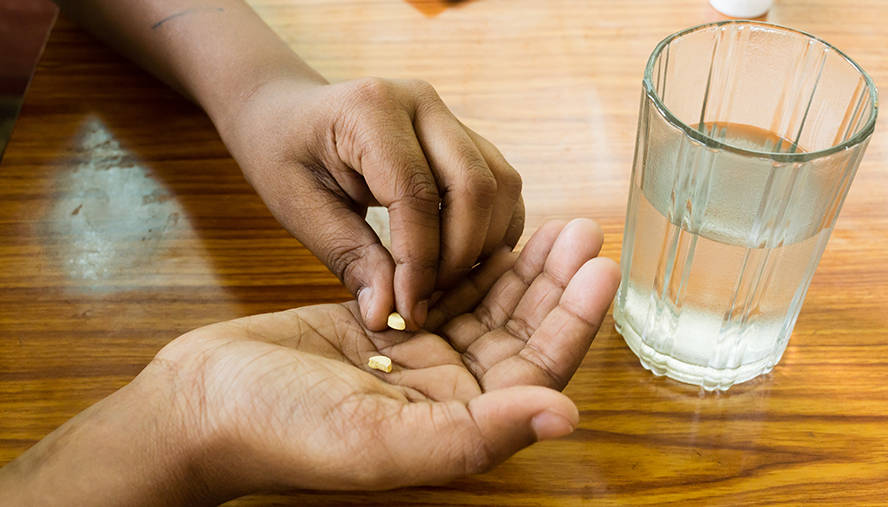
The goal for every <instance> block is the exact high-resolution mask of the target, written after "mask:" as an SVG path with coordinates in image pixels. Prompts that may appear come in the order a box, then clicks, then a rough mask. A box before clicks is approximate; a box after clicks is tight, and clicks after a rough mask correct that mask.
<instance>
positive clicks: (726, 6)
mask: <svg viewBox="0 0 888 507" xmlns="http://www.w3.org/2000/svg"><path fill="white" fill-rule="evenodd" d="M709 3H710V4H712V6H713V7H714V8H715V10H717V11H718V12H720V13H722V14H724V15H726V16H731V17H732V18H757V17H759V16H761V15H762V14H764V13H766V12H768V9H770V8H771V4H772V3H773V0H709Z"/></svg>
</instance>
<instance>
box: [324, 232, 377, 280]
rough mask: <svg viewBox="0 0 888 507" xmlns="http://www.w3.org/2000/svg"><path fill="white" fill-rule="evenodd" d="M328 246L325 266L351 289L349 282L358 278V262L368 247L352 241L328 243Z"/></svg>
mask: <svg viewBox="0 0 888 507" xmlns="http://www.w3.org/2000/svg"><path fill="white" fill-rule="evenodd" d="M328 244H329V245H330V247H329V249H328V250H327V255H326V259H327V262H326V263H325V264H327V267H329V268H330V271H332V272H333V274H334V275H336V277H337V278H339V280H341V281H342V282H343V283H345V284H346V286H348V287H349V288H352V287H351V285H352V284H351V283H350V282H351V281H352V280H356V279H357V278H358V276H357V273H356V270H358V268H359V267H360V264H359V263H358V261H359V260H360V259H361V258H363V257H364V254H365V253H366V251H367V248H368V246H367V245H362V244H360V243H357V242H354V241H330V242H329V243H328Z"/></svg>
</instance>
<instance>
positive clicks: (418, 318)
mask: <svg viewBox="0 0 888 507" xmlns="http://www.w3.org/2000/svg"><path fill="white" fill-rule="evenodd" d="M428 314H429V300H428V299H423V300H421V301H419V302H417V303H416V304H415V305H413V312H411V313H410V317H411V318H412V319H413V323H414V324H415V325H416V327H417V328H421V327H422V325H423V324H425V321H426V317H428Z"/></svg>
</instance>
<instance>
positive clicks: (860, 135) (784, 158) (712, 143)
mask: <svg viewBox="0 0 888 507" xmlns="http://www.w3.org/2000/svg"><path fill="white" fill-rule="evenodd" d="M723 25H749V26H763V27H768V28H775V29H778V30H781V31H784V32H792V33H795V34H798V35H802V36H803V37H807V38H808V39H809V40H813V41H817V42H820V43H821V44H823V45H825V46H826V47H827V49H828V50H830V51H833V52H835V53H836V54H838V55H839V56H840V57H842V58H843V59H844V60H845V61H847V62H848V63H849V64H850V65H851V66H852V67H853V68H854V69H855V70H857V72H859V73H860V75H861V76H862V77H863V79H864V81H865V82H866V86H867V89H868V91H869V96H870V107H871V108H872V115H871V116H870V118H869V121H867V123H866V124H865V125H864V126H863V127H862V128H861V129H860V130H859V131H858V132H857V133H856V134H854V135H853V136H851V137H850V138H849V139H848V140H847V141H845V142H842V143H839V144H835V145H833V146H830V147H829V148H824V149H822V150H817V151H805V152H798V153H774V152H767V151H756V150H748V149H745V148H739V147H737V146H733V145H730V144H726V143H723V142H721V141H718V140H716V139H715V138H713V137H711V136H708V135H706V134H704V133H703V132H701V131H699V130H697V129H696V128H694V127H691V126H690V125H688V124H686V123H685V122H683V121H682V120H680V119H678V117H677V116H675V115H674V114H672V111H670V110H669V108H668V107H666V104H664V103H663V101H662V99H661V98H660V96H659V95H658V94H657V91H656V89H655V88H654V84H653V70H654V64H655V62H656V60H657V58H658V57H659V56H660V54H661V53H662V52H663V49H664V48H666V46H668V45H669V44H670V43H671V42H672V41H674V40H676V39H678V38H680V37H683V36H685V35H688V34H690V33H693V32H696V31H699V30H704V29H707V28H713V27H719V26H723ZM642 82H643V84H644V88H645V94H646V95H647V96H648V97H650V98H651V101H652V102H653V103H654V106H655V107H656V108H657V109H658V110H659V111H660V112H661V113H662V114H663V116H664V117H665V118H666V120H667V121H668V122H669V123H671V124H672V125H674V126H676V127H678V128H680V129H681V130H683V131H684V133H685V135H687V136H688V137H690V138H692V139H694V140H696V141H699V142H700V143H702V144H704V145H706V146H708V147H711V148H716V149H719V150H725V151H730V152H733V153H737V154H739V155H744V156H748V157H755V158H767V159H770V160H773V161H775V162H807V161H809V160H814V159H817V158H821V157H824V156H827V155H831V154H833V153H836V152H839V151H842V150H846V149H848V148H850V147H852V146H855V145H858V144H860V143H862V142H864V141H865V140H866V139H867V138H868V137H869V136H870V135H871V134H872V133H873V131H874V130H875V126H876V118H877V116H878V114H879V100H878V98H879V97H878V90H877V89H876V85H875V83H874V82H873V79H872V78H871V77H870V75H869V74H867V72H866V71H865V70H863V67H861V66H860V65H858V64H857V62H855V61H854V60H853V59H852V58H851V57H849V56H848V55H846V54H845V53H844V52H843V51H842V50H840V49H839V48H837V47H835V46H833V45H832V44H830V43H829V42H826V41H825V40H823V39H821V38H820V37H816V36H814V35H811V34H810V33H807V32H804V31H802V30H797V29H795V28H790V27H787V26H783V25H778V24H776V23H766V22H764V21H753V20H736V19H735V20H727V21H718V22H714V23H704V24H701V25H696V26H692V27H690V28H686V29H684V30H681V31H679V32H676V33H673V34H672V35H669V36H668V37H666V38H665V39H663V40H661V41H660V43H659V44H657V47H655V48H654V51H653V52H652V53H651V56H650V57H649V58H648V62H647V65H646V66H645V70H644V79H642Z"/></svg>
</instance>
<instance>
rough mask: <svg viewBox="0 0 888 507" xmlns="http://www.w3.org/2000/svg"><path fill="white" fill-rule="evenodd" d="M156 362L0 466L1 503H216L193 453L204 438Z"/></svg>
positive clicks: (48, 506) (24, 506)
mask: <svg viewBox="0 0 888 507" xmlns="http://www.w3.org/2000/svg"><path fill="white" fill-rule="evenodd" d="M156 370H157V368H156V367H152V366H149V368H148V369H146V372H143V374H142V375H140V376H139V377H138V378H137V379H136V380H134V381H133V382H132V383H131V384H130V385H128V386H126V387H124V388H123V389H121V390H120V391H118V392H116V393H114V394H113V395H111V396H109V397H108V398H105V399H104V400H102V401H101V402H99V403H97V404H95V405H93V406H92V407H90V408H89V409H87V410H85V411H83V412H81V413H80V414H78V415H77V416H76V417H74V418H73V419H71V420H69V421H68V422H66V423H65V424H63V425H62V426H61V427H59V428H58V429H57V430H55V431H54V432H52V433H51V434H50V435H48V436H47V437H46V438H44V439H43V440H41V441H40V442H39V443H37V444H36V445H34V447H32V448H31V449H29V450H28V451H27V452H25V453H24V454H23V455H22V456H20V457H19V458H18V459H16V460H15V461H13V462H11V463H10V464H8V465H6V466H5V467H3V468H2V469H0V505H15V506H20V507H30V506H34V507H37V506H40V507H61V506H82V505H94V506H102V507H104V506H109V507H110V506H145V507H148V506H175V505H201V504H202V503H201V502H204V501H208V502H209V503H211V504H212V503H214V500H217V499H214V498H212V495H210V494H209V491H207V487H206V480H205V479H206V478H205V477H203V476H202V471H201V468H200V466H199V465H200V460H199V459H197V458H198V457H199V456H200V455H201V449H200V447H201V445H202V442H201V440H200V438H197V437H195V436H194V435H189V434H188V431H187V430H186V428H187V427H188V426H187V425H186V424H184V420H185V419H184V414H185V413H184V412H183V411H182V410H181V407H179V404H180V403H179V400H180V397H179V396H178V395H177V394H176V393H175V390H174V386H175V385H176V383H175V382H166V381H158V380H160V379H158V372H157V371H156ZM218 500H224V498H221V499H218Z"/></svg>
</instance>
